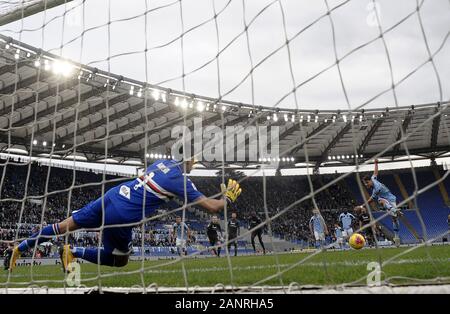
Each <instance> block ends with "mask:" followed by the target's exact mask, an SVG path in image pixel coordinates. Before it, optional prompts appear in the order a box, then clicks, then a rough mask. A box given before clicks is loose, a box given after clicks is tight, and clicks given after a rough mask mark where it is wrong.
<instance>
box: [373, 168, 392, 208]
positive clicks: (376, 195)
mask: <svg viewBox="0 0 450 314" xmlns="http://www.w3.org/2000/svg"><path fill="white" fill-rule="evenodd" d="M371 180H372V183H373V190H372V199H373V200H375V201H378V200H379V199H380V198H383V199H385V200H388V201H389V202H390V203H396V202H397V198H396V197H395V195H394V194H392V193H391V191H389V189H388V188H387V187H386V186H385V185H384V184H383V183H381V182H380V181H378V179H377V177H376V176H374V175H373V176H372V178H371Z"/></svg>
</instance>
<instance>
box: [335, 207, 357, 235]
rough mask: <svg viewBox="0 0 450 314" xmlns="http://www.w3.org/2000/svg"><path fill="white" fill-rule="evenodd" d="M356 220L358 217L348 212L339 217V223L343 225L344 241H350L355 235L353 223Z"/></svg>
mask: <svg viewBox="0 0 450 314" xmlns="http://www.w3.org/2000/svg"><path fill="white" fill-rule="evenodd" d="M355 220H356V217H355V216H353V214H351V213H349V212H348V211H347V210H345V211H344V212H343V213H341V214H340V215H339V222H340V223H341V227H342V236H343V237H344V239H348V238H350V237H351V236H352V234H353V228H352V226H353V221H355Z"/></svg>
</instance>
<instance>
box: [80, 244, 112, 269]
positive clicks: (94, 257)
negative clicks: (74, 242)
mask: <svg viewBox="0 0 450 314" xmlns="http://www.w3.org/2000/svg"><path fill="white" fill-rule="evenodd" d="M72 254H73V255H74V256H75V257H77V258H81V259H84V260H86V261H88V262H91V263H94V264H98V255H99V254H100V265H107V266H114V255H113V254H111V253H106V252H105V250H104V249H103V248H81V247H76V248H74V249H73V250H72Z"/></svg>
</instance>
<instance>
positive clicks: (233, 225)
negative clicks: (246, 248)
mask: <svg viewBox="0 0 450 314" xmlns="http://www.w3.org/2000/svg"><path fill="white" fill-rule="evenodd" d="M236 216H237V215H236V213H232V214H231V219H230V220H228V239H227V240H228V252H231V251H230V250H231V245H234V256H237V247H238V244H237V239H236V238H237V237H238V236H239V235H240V233H241V232H240V229H239V221H238V220H237V218H236Z"/></svg>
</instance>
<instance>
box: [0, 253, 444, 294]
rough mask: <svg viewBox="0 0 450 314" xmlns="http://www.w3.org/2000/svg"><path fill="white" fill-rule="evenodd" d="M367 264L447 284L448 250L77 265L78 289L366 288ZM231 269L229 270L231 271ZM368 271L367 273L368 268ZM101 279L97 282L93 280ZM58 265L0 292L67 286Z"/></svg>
mask: <svg viewBox="0 0 450 314" xmlns="http://www.w3.org/2000/svg"><path fill="white" fill-rule="evenodd" d="M371 262H380V263H381V264H382V268H381V270H382V275H381V279H382V280H388V282H389V283H390V284H410V285H413V284H421V283H430V282H431V283H450V246H449V245H440V246H431V247H418V248H417V247H416V248H384V249H379V250H375V249H364V250H361V251H354V250H349V251H327V252H319V253H314V252H309V253H289V254H287V253H286V254H278V255H274V254H271V255H266V256H261V255H255V256H238V257H230V258H229V259H228V258H227V257H226V256H223V257H221V258H216V257H211V258H192V257H191V258H189V257H188V258H186V259H183V260H177V259H172V260H171V259H165V260H152V261H145V262H139V261H132V262H130V263H129V264H128V265H127V266H125V267H123V268H111V267H103V266H102V267H98V266H97V265H94V264H81V268H80V280H81V285H83V286H87V287H90V286H98V285H99V284H101V285H102V286H103V287H132V286H136V285H139V286H143V285H145V286H149V285H151V284H156V285H158V287H186V285H189V287H193V286H202V287H213V286H215V285H217V284H223V285H234V286H251V285H255V286H264V285H269V286H281V285H283V286H288V285H289V284H291V283H298V284H299V285H302V286H303V285H319V286H333V285H340V284H350V285H355V286H358V285H366V283H367V276H368V274H369V273H370V272H371V271H373V268H370V267H368V264H369V263H371ZM230 265H231V268H230ZM368 268H369V269H368ZM99 274H100V275H101V276H100V277H99V276H98V275H99ZM64 278H65V276H64V274H63V272H62V271H61V267H60V266H59V265H48V266H33V267H30V266H19V267H17V268H16V269H15V270H14V272H13V273H12V274H11V275H10V278H9V283H8V284H6V282H7V281H8V272H6V271H3V273H1V275H0V288H5V287H6V285H7V286H8V287H10V288H12V287H21V288H25V287H27V286H30V285H35V286H41V287H42V286H47V287H64V286H65V287H68V285H67V284H66V283H65V281H64Z"/></svg>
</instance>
